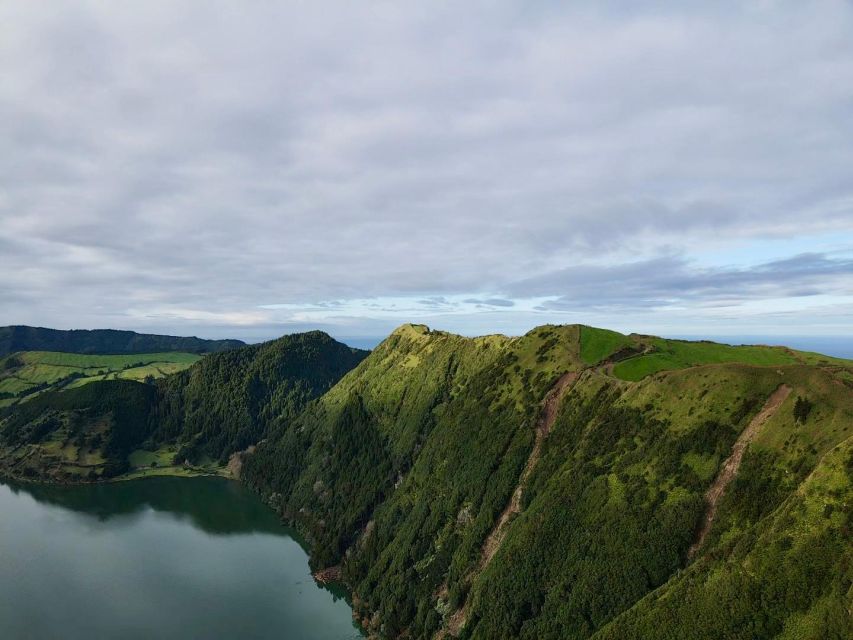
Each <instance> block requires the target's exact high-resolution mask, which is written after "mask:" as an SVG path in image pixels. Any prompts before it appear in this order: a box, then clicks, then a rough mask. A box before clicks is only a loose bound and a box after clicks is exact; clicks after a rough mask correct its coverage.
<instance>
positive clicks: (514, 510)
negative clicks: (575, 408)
mask: <svg viewBox="0 0 853 640" xmlns="http://www.w3.org/2000/svg"><path fill="white" fill-rule="evenodd" d="M579 375H580V374H579V373H578V372H577V371H569V372H568V373H565V374H563V375H562V376H561V377H560V378H559V379H558V380H557V382H556V383H554V386H553V387H551V389H550V391H548V394H547V395H546V396H545V401H544V402H543V403H542V412H541V414H540V415H539V420H538V421H537V423H536V436H535V440H534V442H533V450H532V451H531V452H530V456H529V457H528V458H527V464H525V465H524V470H523V471H522V472H521V476H520V477H519V479H518V485H516V487H515V491H513V492H512V497H511V498H510V499H509V503H508V504H507V505H506V508H505V509H504V510H503V512H502V513H501V515H500V518H498V521H497V524H495V527H494V528H493V529H492V531H491V533H490V534H489V536H488V538H486V541H485V542H484V543H483V550H482V552H481V555H480V562H479V563H478V564H477V567H476V568H475V569H474V570H473V571H472V572H471V573H470V574H469V575H468V578H467V581H468V583H469V584H470V583H471V582H473V580H474V578H476V577H477V575H479V574H480V572H481V571H483V569H485V568H486V566H488V564H489V562H491V560H492V557H493V556H494V555H495V553H496V552H497V550H498V549H500V546H501V543H502V542H503V539H504V537H505V536H506V532H507V529H508V527H507V525H508V524H509V521H510V520H511V519H512V518H513V517H514V516H516V515H518V514H519V513H521V497H522V495H523V493H524V486H525V485H526V484H527V480H528V479H529V478H530V474H531V473H533V469H534V468H535V467H536V463H538V462H539V458H541V457H542V445H543V444H544V443H545V439H546V438H547V437H548V434H549V433H550V432H551V427H553V426H554V420H556V419H557V410H558V409H559V408H560V400H561V399H562V397H563V394H564V393H565V392H566V390H567V389H568V388H569V387H571V386H572V385H573V384H574V383H575V381H576V380H577V379H578V376H579ZM441 591H446V587H444V588H443V589H442V590H441ZM467 617H468V601H467V599H466V601H465V604H463V605H462V606H461V607H460V608H459V609H457V610H456V611H454V612H453V615H451V616H450V618H449V619H448V621H447V633H448V634H450V635H451V636H458V635H459V632H460V631H461V630H462V627H463V626H464V625H465V620H466V618H467ZM436 637H445V636H443V635H442V634H441V632H439V634H438V635H437V636H436Z"/></svg>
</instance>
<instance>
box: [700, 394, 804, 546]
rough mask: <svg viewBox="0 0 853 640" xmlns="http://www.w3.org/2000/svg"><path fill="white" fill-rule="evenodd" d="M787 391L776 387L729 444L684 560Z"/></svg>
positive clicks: (702, 539) (702, 535)
mask: <svg viewBox="0 0 853 640" xmlns="http://www.w3.org/2000/svg"><path fill="white" fill-rule="evenodd" d="M790 394H791V387H789V386H788V385H786V384H783V385H780V386H779V388H778V389H776V391H774V392H773V393H772V394H771V395H770V397H769V398H767V402H765V403H764V407H762V409H761V411H759V412H758V414H757V415H756V416H755V417H754V418H753V419H752V420H751V421H750V423H749V425H748V426H747V427H746V429H744V430H743V431H742V432H741V434H740V435H739V436H738V439H737V441H736V442H735V444H734V446H733V447H732V453H731V455H730V456H729V457H728V458H726V461H725V462H724V463H723V466H722V467H721V468H720V471H719V473H718V474H717V477H716V478H715V479H714V483H713V484H712V485H711V487H710V488H709V489H708V491H707V492H706V493H705V503H706V508H705V517H704V518H703V520H702V526H701V527H700V528H699V531H698V533H697V534H696V540H695V541H694V542H693V544H692V545H691V546H690V549H689V550H688V552H687V558H688V559H690V558H693V556H695V555H696V553H697V552H698V551H699V549H701V548H702V545H703V544H704V543H705V538H706V537H707V535H708V532H709V531H711V527H712V526H713V524H714V519H715V518H716V516H717V504H718V503H719V501H720V498H722V497H723V494H724V493H725V492H726V488H727V487H728V486H729V483H730V482H731V481H732V480H733V479H734V477H735V476H736V475H737V472H738V469H739V468H740V463H741V460H742V459H743V454H744V452H745V451H746V447H747V445H748V444H749V443H750V442H752V440H753V439H754V438H755V436H756V435H758V432H759V431H760V430H761V428H762V427H763V426H764V423H766V422H767V421H768V420H769V419H770V418H771V417H772V416H773V414H775V413H776V410H777V409H779V407H780V406H782V403H783V402H784V401H785V399H786V398H787V397H788V396H789V395H790Z"/></svg>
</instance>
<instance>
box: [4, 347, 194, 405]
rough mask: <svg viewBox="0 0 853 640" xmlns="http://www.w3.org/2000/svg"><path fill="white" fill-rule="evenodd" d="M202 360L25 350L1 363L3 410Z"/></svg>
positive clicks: (191, 356) (162, 355)
mask: <svg viewBox="0 0 853 640" xmlns="http://www.w3.org/2000/svg"><path fill="white" fill-rule="evenodd" d="M199 359H201V356H199V355H196V354H193V353H180V352H177V353H146V354H142V353H131V354H123V355H81V354H77V353H59V352H53V351H24V352H20V353H16V354H13V355H10V356H7V357H6V358H4V359H3V360H0V393H6V394H8V395H7V396H6V397H5V399H3V400H0V407H2V406H4V405H5V406H8V405H11V404H14V403H15V402H19V401H24V400H27V399H30V398H32V397H33V395H34V394H36V393H39V392H42V391H45V390H48V389H61V388H65V387H69V388H71V387H79V386H82V385H84V384H88V383H90V382H94V381H96V380H139V381H143V380H145V379H146V378H148V377H149V376H150V379H156V378H162V377H163V376H166V375H169V374H172V373H177V372H178V371H182V370H183V369H186V368H187V367H189V366H190V365H192V364H193V363H195V362H197V361H198V360H199Z"/></svg>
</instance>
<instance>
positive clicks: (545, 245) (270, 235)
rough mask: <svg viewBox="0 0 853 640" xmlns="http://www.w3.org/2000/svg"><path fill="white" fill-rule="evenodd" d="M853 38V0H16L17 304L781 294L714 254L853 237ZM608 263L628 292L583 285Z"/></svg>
mask: <svg viewBox="0 0 853 640" xmlns="http://www.w3.org/2000/svg"><path fill="white" fill-rule="evenodd" d="M851 30H853V9H851V7H850V5H849V4H844V3H819V4H818V5H812V6H809V7H805V6H797V5H789V6H778V5H772V4H768V5H766V6H750V7H744V6H741V5H739V4H735V3H732V4H727V5H724V6H718V5H714V6H702V5H696V6H691V7H690V8H686V7H680V8H676V9H674V8H672V7H665V6H660V7H657V8H655V9H654V10H647V11H640V10H635V9H631V10H629V9H628V7H627V6H626V5H625V4H624V3H619V2H614V3H596V4H595V5H592V6H589V7H583V8H580V7H575V8H571V7H566V6H562V5H536V6H535V7H533V6H528V5H519V4H517V3H509V2H500V3H497V4H495V3H485V2H483V3H471V4H466V5H464V6H454V5H441V6H438V5H435V4H434V3H414V4H405V5H382V6H381V7H373V8H371V9H369V10H368V9H367V8H365V7H363V6H358V5H354V4H351V3H343V2H341V3H332V4H331V6H329V5H323V6H319V5H315V4H311V3H295V4H276V3H263V4H255V5H253V6H252V7H251V8H250V9H247V8H245V7H237V6H236V5H235V6H233V7H229V6H227V5H218V6H217V7H215V8H214V7H211V6H210V5H209V4H208V3H205V2H200V1H198V2H195V1H187V2H151V3H146V4H145V5H144V6H141V5H140V6H134V7H131V6H129V5H126V4H98V3H84V2H57V3H54V4H52V6H51V11H49V12H47V11H43V10H41V9H40V8H39V7H37V6H35V5H34V4H33V3H29V2H24V1H23V0H19V1H15V0H12V1H9V2H4V3H3V4H2V6H0V73H2V75H3V78H4V82H3V83H2V86H0V176H2V178H0V252H2V253H0V259H2V263H3V264H2V266H3V268H4V271H6V272H7V273H8V272H12V273H15V274H16V276H15V278H14V282H13V284H9V285H7V287H8V290H7V291H5V292H4V293H5V294H6V295H5V296H4V299H3V302H4V305H3V309H2V310H3V315H4V318H5V321H6V322H32V323H38V324H59V323H60V322H64V323H71V324H72V325H73V324H78V325H80V326H107V325H109V324H111V323H121V325H122V326H128V324H132V323H134V322H137V323H142V322H144V321H145V320H143V319H142V318H143V317H147V315H149V314H147V313H145V311H146V310H147V311H149V312H150V314H151V315H156V316H157V317H166V316H167V315H169V316H170V317H175V318H176V320H175V321H174V322H175V323H176V324H179V323H180V318H185V322H186V324H187V327H188V330H189V329H191V328H193V327H194V325H193V323H200V322H204V323H206V324H207V325H210V326H214V325H215V323H216V321H215V320H214V319H213V318H214V317H215V316H216V314H224V315H223V317H225V318H231V317H234V316H235V315H239V314H243V315H244V316H245V317H246V322H252V323H254V324H259V323H262V322H268V323H269V326H277V325H276V321H277V320H278V319H279V316H277V315H276V313H275V312H272V311H269V312H264V313H266V315H263V314H262V315H261V316H258V315H256V311H257V308H258V306H259V305H264V304H274V303H292V304H305V305H311V304H316V303H318V302H321V301H324V300H325V301H329V300H339V301H340V300H348V299H353V298H358V299H365V298H371V297H383V296H387V297H393V296H408V297H411V298H413V299H414V300H427V301H429V302H427V303H425V304H427V305H428V306H430V307H434V308H438V307H439V306H440V305H441V304H444V303H442V302H440V301H438V300H439V298H440V297H441V296H450V295H460V296H471V298H470V299H472V300H479V301H480V302H479V304H482V305H483V307H484V308H486V309H488V308H492V307H494V308H496V309H498V310H500V309H505V310H509V308H510V306H511V304H512V300H509V299H500V300H499V299H487V298H483V296H484V295H488V292H497V293H503V292H506V293H507V296H508V297H514V296H515V295H517V294H525V293H529V292H531V291H536V292H539V293H537V294H536V295H540V294H541V295H547V296H554V295H564V296H569V297H570V296H575V297H574V298H573V304H579V303H580V302H581V301H586V302H585V304H590V305H595V304H598V305H607V304H610V303H608V302H607V300H606V299H604V298H607V297H612V298H613V300H614V301H617V302H618V304H620V305H626V306H631V305H634V306H635V308H637V309H647V308H654V307H656V306H659V305H662V304H666V301H667V300H670V299H671V296H672V295H673V292H675V291H678V290H680V289H682V288H683V289H684V290H686V291H689V292H691V293H689V294H688V295H687V296H686V298H684V299H689V300H693V301H695V302H696V303H697V304H698V303H699V302H700V301H701V303H703V304H710V303H711V302H712V301H716V302H719V300H721V299H722V298H723V297H725V295H724V294H725V291H724V287H726V286H729V287H732V288H735V287H739V289H740V292H741V293H740V294H738V295H732V297H734V298H739V299H747V298H749V296H763V295H765V290H769V289H773V285H772V283H771V282H770V281H771V280H772V277H771V275H770V274H766V277H765V278H764V280H761V281H760V282H759V281H758V280H760V278H759V275H760V274H753V277H754V278H758V280H756V281H754V282H745V281H743V280H741V279H738V278H743V277H745V276H744V275H743V274H741V276H738V277H735V276H734V275H726V274H725V273H723V272H721V271H719V270H716V271H714V273H713V274H710V273H709V274H705V275H701V274H700V275H697V273H696V272H695V270H694V269H692V268H690V267H689V264H690V258H691V256H692V255H693V254H694V253H696V252H698V251H700V250H704V249H707V248H708V247H719V246H725V245H726V244H727V243H730V242H734V241H747V242H748V241H751V240H753V239H757V238H758V239H766V238H774V237H775V238H785V237H787V236H789V235H791V234H794V233H797V234H800V235H802V236H808V235H810V234H812V235H816V234H826V233H836V234H838V235H839V236H845V237H849V234H851V233H853V187H851V184H850V180H849V167H850V166H853V148H851V146H850V145H849V143H848V140H850V139H853V112H851V110H850V109H849V104H850V102H849V101H850V89H849V88H850V86H853V82H851V78H853V41H851V40H850V38H849V33H850V32H851ZM721 41H725V43H726V46H724V47H721V46H719V43H720V42H721ZM797 251H801V249H797ZM666 252H674V253H676V254H677V255H683V256H686V257H685V258H684V259H675V258H655V256H660V255H662V254H664V253H666ZM591 261H596V262H600V263H603V264H605V265H609V267H607V268H608V269H610V271H609V272H608V273H610V274H611V275H612V276H613V277H616V278H618V279H619V280H620V281H621V282H624V283H626V284H624V285H620V287H621V289H620V292H618V293H613V294H608V293H607V292H599V294H600V295H601V296H602V297H603V298H599V299H598V300H596V291H595V290H594V288H593V287H590V288H588V289H583V288H582V287H580V285H572V287H574V288H569V289H566V288H565V282H566V281H569V280H572V281H580V280H582V279H583V278H587V279H590V278H595V277H599V276H600V274H599V276H596V273H597V272H595V270H594V269H592V268H591V267H589V266H587V265H589V263H590V262H591ZM630 262H637V263H639V264H646V265H647V268H644V269H641V271H642V272H644V274H645V276H643V275H641V276H639V277H635V276H634V275H632V273H633V272H634V271H636V270H637V269H636V268H634V267H625V266H621V265H626V264H628V263H630ZM813 268H815V269H820V268H828V267H826V265H824V266H823V267H820V266H819V265H818V266H814V265H813ZM779 269H782V267H779ZM790 269H794V267H793V266H789V267H788V271H785V273H789V271H790ZM543 273H550V274H551V275H550V276H539V275H538V274H543ZM555 274H556V275H555ZM660 274H666V275H665V276H662V275H660ZM648 276H654V277H655V278H656V280H655V282H656V283H657V284H649V283H644V282H643V278H644V277H648ZM600 277H601V278H604V276H600ZM775 277H782V276H780V275H779V274H778V273H777V275H776V276H775ZM834 277H835V278H836V279H839V278H845V277H847V275H845V274H844V273H836V274H835V275H834ZM703 278H704V280H703ZM726 278H729V280H726ZM798 278H799V280H797V284H796V286H794V285H793V284H792V286H791V291H792V295H794V294H798V295H801V294H804V293H807V292H811V291H819V290H824V287H823V286H822V284H821V283H813V282H810V281H808V276H807V274H805V273H801V274H800V275H799V276H798ZM661 280H663V281H661ZM604 282H605V280H600V284H603V283H604ZM513 283H516V284H513ZM837 288H838V290H842V289H844V288H843V287H840V286H839V287H837ZM632 292H633V298H632ZM510 294H512V295H510ZM632 300H633V302H632ZM617 302H613V304H617ZM330 304H331V303H330ZM552 306H553V305H552ZM380 307H381V305H380V306H379V307H377V309H380ZM381 308H385V309H387V307H381ZM190 312H192V313H190ZM283 313H284V312H282V314H283ZM205 314H209V317H210V318H211V319H209V320H200V319H199V318H207V317H208V315H205ZM226 321H227V320H223V322H226ZM489 321H490V322H491V321H492V320H491V319H490V320H489ZM2 322H3V319H0V323H2ZM347 322H349V321H347ZM365 322H366V321H365ZM265 326H266V325H265ZM193 330H194V329H193ZM241 330H242V329H241Z"/></svg>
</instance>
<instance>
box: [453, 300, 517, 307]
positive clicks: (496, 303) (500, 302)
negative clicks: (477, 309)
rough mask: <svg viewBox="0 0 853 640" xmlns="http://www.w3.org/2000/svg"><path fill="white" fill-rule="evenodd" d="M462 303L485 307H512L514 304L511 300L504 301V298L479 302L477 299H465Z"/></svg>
mask: <svg viewBox="0 0 853 640" xmlns="http://www.w3.org/2000/svg"><path fill="white" fill-rule="evenodd" d="M463 302H467V303H469V304H478V305H482V306H486V307H514V306H515V302H513V301H512V300H505V299H504V298H486V299H484V300H480V299H477V298H467V299H466V300H464V301H463Z"/></svg>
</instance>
